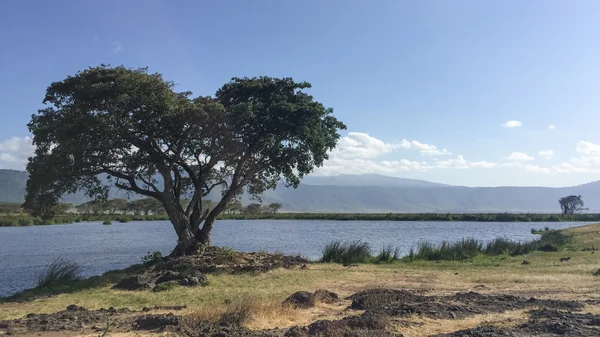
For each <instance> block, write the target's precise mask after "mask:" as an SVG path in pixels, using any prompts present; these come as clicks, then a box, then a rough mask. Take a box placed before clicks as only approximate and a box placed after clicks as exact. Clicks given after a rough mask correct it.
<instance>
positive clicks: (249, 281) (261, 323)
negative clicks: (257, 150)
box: [0, 224, 600, 337]
mask: <svg viewBox="0 0 600 337" xmlns="http://www.w3.org/2000/svg"><path fill="white" fill-rule="evenodd" d="M561 232H562V233H564V234H565V235H568V236H569V237H572V240H573V241H572V242H571V243H570V244H568V245H567V246H565V247H564V248H565V249H560V250H558V251H555V252H545V251H535V252H530V253H526V254H525V255H517V256H511V255H508V254H504V255H497V256H481V255H479V256H476V257H474V258H472V259H469V260H465V261H414V262H410V263H400V262H398V263H390V264H372V263H369V264H358V265H356V266H354V265H352V266H344V265H341V264H336V263H307V264H306V265H305V266H302V265H299V266H297V267H293V268H275V269H270V270H269V271H268V272H241V273H238V272H232V273H230V272H215V273H207V274H206V280H205V282H206V284H205V285H197V286H188V285H183V284H181V285H174V286H171V285H170V286H169V287H162V288H164V289H162V288H161V289H159V290H160V291H155V290H135V291H133V290H123V289H116V288H115V287H114V285H115V284H117V283H121V282H120V281H121V280H122V279H123V278H124V277H127V276H128V275H132V274H137V273H139V272H141V271H142V270H143V269H141V268H140V267H141V266H140V265H137V266H132V267H130V269H129V270H120V271H113V272H108V273H106V274H104V275H103V276H100V277H94V278H91V279H87V280H85V281H81V282H83V283H79V284H78V285H75V284H73V287H72V288H71V287H65V288H60V287H59V288H57V289H56V293H54V294H51V293H49V294H46V295H49V296H45V295H44V294H37V295H41V296H35V295H36V294H31V295H34V296H33V297H29V298H21V300H18V299H16V298H13V299H12V300H11V299H9V298H2V299H1V300H0V312H2V314H1V315H0V323H2V324H3V325H0V326H4V327H5V328H4V329H6V330H7V331H12V332H13V333H17V334H18V333H21V334H26V335H27V336H34V335H35V336H37V335H41V336H45V335H46V334H48V335H52V334H53V333H57V332H60V333H62V334H63V335H64V336H69V337H71V336H72V337H75V336H84V335H85V336H89V335H93V334H94V333H95V332H96V330H94V329H95V327H96V328H97V327H100V328H103V327H105V326H107V323H106V322H109V323H110V322H118V324H116V325H114V326H111V327H110V333H115V334H118V335H119V336H134V335H135V334H137V333H142V332H143V333H144V335H145V336H146V335H147V336H161V335H163V334H164V332H165V329H167V331H173V332H176V331H177V332H178V333H179V335H181V336H186V337H187V336H193V333H196V335H197V331H198V329H197V326H196V325H193V326H192V325H190V326H189V327H190V328H193V329H190V330H189V331H190V333H189V334H188V333H184V332H186V331H187V330H186V328H187V327H188V325H186V324H188V323H189V324H199V326H200V325H201V326H202V327H203V329H204V328H206V329H208V330H210V331H211V332H212V331H213V330H214V329H217V328H218V327H221V326H223V325H222V322H223V321H224V319H225V318H231V317H232V315H235V314H243V315H242V316H240V317H241V319H240V320H239V321H236V323H235V324H234V325H227V327H228V329H229V330H228V335H229V336H265V334H268V335H269V336H284V335H285V336H302V337H304V336H317V335H319V334H316V335H313V334H308V335H307V334H306V332H307V331H312V330H311V329H317V328H323V329H325V330H323V332H328V331H331V332H332V333H333V332H339V331H342V332H349V331H350V332H355V330H354V329H356V327H357V326H359V327H362V328H361V329H364V330H360V331H358V330H357V331H356V332H357V333H358V332H364V333H367V332H368V333H371V335H377V336H392V335H396V334H403V335H404V336H406V337H420V336H433V335H435V336H438V334H439V336H462V335H465V334H467V333H471V332H472V333H478V332H486V331H488V330H489V331H488V332H492V331H491V330H490V329H492V328H493V330H494V331H493V332H495V333H497V335H499V336H500V335H510V334H509V333H518V334H519V335H528V334H530V333H531V332H532V331H534V330H533V329H547V328H552V327H553V326H554V325H553V324H554V322H560V323H561V324H563V325H564V324H568V325H569V326H572V327H576V328H577V330H578V331H582V332H585V334H584V335H594V333H595V332H597V330H595V329H596V328H597V327H596V326H595V325H594V324H588V323H587V322H588V321H589V320H590V319H591V318H594V319H596V318H598V319H600V316H599V314H600V304H598V303H600V302H599V301H600V297H598V295H597V294H598V292H597V290H598V284H597V279H598V276H595V275H596V274H597V272H596V271H597V270H598V267H599V265H598V262H597V259H596V255H597V253H599V252H594V250H591V251H590V250H588V249H587V247H590V246H592V247H593V246H598V242H599V240H600V239H599V237H598V235H597V234H598V233H600V225H598V224H595V225H588V226H580V227H576V228H571V229H566V230H561ZM567 248H568V249H567ZM214 254H217V255H215V260H214V261H213V262H211V263H217V264H218V265H222V262H219V261H221V260H222V259H225V258H227V259H228V258H230V257H235V256H238V255H236V254H241V253H236V252H231V251H229V250H226V249H223V248H215V249H214ZM253 256H255V255H252V254H250V253H248V254H241V255H239V256H238V257H239V258H240V259H242V260H243V261H246V262H247V263H249V264H248V265H252V266H258V265H257V264H256V262H257V260H255V258H253ZM268 256H269V255H268V254H267V255H265V257H268ZM567 256H568V260H566V261H563V260H564V259H565V258H566V257H567ZM193 261H198V262H201V261H199V260H193ZM234 261H235V262H234ZM237 261H238V258H233V260H232V263H233V264H232V265H235V266H239V267H241V268H242V269H245V267H243V266H241V265H238V262H237ZM524 261H528V263H527V264H525V263H523V262H524ZM182 262H183V261H182ZM265 262H268V264H269V265H271V263H272V262H270V261H265ZM177 265H178V264H173V267H176V266H177ZM259 265H266V264H264V263H263V264H259ZM136 267H137V268H136ZM171 269H173V268H171ZM171 269H169V270H171ZM175 269H177V268H175ZM156 270H162V269H160V268H158V269H156ZM173 270H174V269H173ZM65 286H66V285H65ZM323 289H324V290H323ZM317 293H318V294H321V295H322V294H323V293H325V294H333V295H335V296H333V295H332V297H329V298H327V297H326V298H325V300H328V299H331V298H333V299H332V301H331V303H330V302H327V301H324V300H318V301H317V300H315V303H310V302H309V303H307V305H306V306H305V307H290V306H286V305H283V304H284V303H286V301H288V303H289V299H290V298H292V299H294V298H297V299H299V300H302V299H303V298H305V297H304V296H307V297H306V298H308V299H310V298H311V296H314V297H315V298H316V294H317ZM311 294H314V295H311ZM56 295H58V296H56ZM292 295H296V297H293V296H292ZM338 295H339V296H338ZM31 300H34V301H31ZM65 308H67V309H66V310H65ZM103 308H109V309H103ZM2 309H6V310H2ZM357 310H359V311H357ZM362 311H365V312H364V313H363V312H362ZM415 312H420V313H422V314H420V315H414V314H413V313H415ZM555 312H556V314H555ZM588 314H589V315H588ZM592 315H593V316H592ZM165 317H167V318H169V317H175V318H173V319H172V320H171V319H165ZM234 317H238V316H234ZM395 318H401V320H400V321H398V320H395ZM540 318H541V319H540ZM583 318H585V319H583ZM149 319H151V320H153V321H152V322H153V323H157V324H156V325H152V326H151V327H149V328H147V329H143V328H142V324H141V323H148V322H146V320H149ZM84 320H88V321H93V322H94V325H93V324H83V325H80V324H79V322H80V321H84ZM323 320H325V321H331V322H332V323H331V325H324V323H319V322H322V321H323ZM355 321H356V322H357V324H354V322H355ZM165 322H166V323H165ZM358 322H360V323H361V324H358ZM158 323H160V324H158ZM346 323H347V324H346ZM148 326H149V325H148ZM65 327H66V329H65ZM182 327H183V328H184V329H183V330H181V331H180V330H178V329H180V328H182ZM334 328H335V329H341V330H329V329H334ZM169 329H170V330H169ZM219 329H220V328H219ZM140 330H141V331H140ZM208 330H207V331H208ZM217 330H218V329H217ZM107 331H108V328H107ZM179 331H180V332H179ZM214 331H215V333H217V332H216V330H214ZM318 331H320V330H318ZM373 331H375V334H373ZM544 331H546V330H544ZM0 332H2V331H0ZM292 332H294V333H295V334H291V333H292ZM389 333H391V334H389ZM96 334H97V333H96ZM446 334H448V335H446ZM321 335H328V334H327V333H322V334H321ZM332 335H334V334H332ZM549 336H554V334H549Z"/></svg>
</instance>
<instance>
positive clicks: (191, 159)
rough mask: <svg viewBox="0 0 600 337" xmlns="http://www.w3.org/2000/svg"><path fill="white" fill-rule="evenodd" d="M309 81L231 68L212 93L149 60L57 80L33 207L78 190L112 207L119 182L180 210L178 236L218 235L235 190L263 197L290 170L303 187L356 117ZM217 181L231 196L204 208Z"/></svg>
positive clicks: (33, 165) (44, 124) (43, 123)
mask: <svg viewBox="0 0 600 337" xmlns="http://www.w3.org/2000/svg"><path fill="white" fill-rule="evenodd" d="M310 87H311V85H310V84H309V83H307V82H295V81H293V80H292V79H291V78H271V77H258V78H233V79H232V80H231V81H230V82H228V83H226V84H225V85H223V86H222V87H221V88H220V89H219V90H217V92H216V94H215V95H214V97H206V96H200V97H192V93H191V92H176V91H175V84H174V82H171V81H167V80H165V79H164V78H163V77H162V75H160V74H149V73H148V70H147V68H140V69H128V68H125V67H123V66H120V67H110V66H106V65H101V66H98V67H91V68H88V69H85V70H83V71H80V72H77V73H76V74H75V75H73V76H68V77H67V78H65V79H64V80H62V81H59V82H54V83H52V84H51V85H50V86H49V87H48V89H47V90H46V96H45V98H44V100H43V103H44V104H46V106H45V108H43V109H40V110H38V113H37V114H35V115H33V116H32V118H31V121H30V123H29V124H28V127H29V130H30V132H31V133H32V135H33V143H34V144H35V145H36V149H35V154H34V156H33V157H32V158H30V160H29V163H28V164H27V171H28V172H29V180H28V181H27V188H26V190H27V193H26V197H25V203H24V207H25V208H26V209H27V210H28V211H29V212H31V214H32V215H34V216H40V217H42V218H44V219H49V218H52V217H53V216H54V215H55V214H56V211H55V209H54V205H56V203H57V201H58V200H59V199H60V198H61V197H62V196H63V195H65V194H69V193H75V192H77V191H84V192H85V193H86V195H87V196H89V197H91V198H94V199H96V200H99V201H105V202H103V203H102V206H107V205H110V202H106V199H107V196H108V192H109V190H110V187H111V186H114V187H117V188H119V189H121V190H125V191H127V192H131V193H136V194H139V195H143V196H145V197H149V198H153V199H155V200H156V201H159V202H160V204H161V205H163V206H164V207H165V208H167V210H168V213H169V214H174V213H175V212H177V213H179V214H178V217H174V218H176V219H179V220H178V221H177V222H178V223H177V224H174V228H175V230H176V231H177V234H178V235H179V236H180V238H181V237H182V235H184V234H185V235H186V237H187V236H189V233H190V232H192V233H193V234H195V237H196V238H197V239H198V240H200V241H203V242H208V240H209V232H210V229H211V228H212V224H213V223H214V220H215V219H216V217H217V216H218V215H219V214H220V213H221V212H222V211H223V210H224V208H225V205H227V203H228V202H229V201H230V200H233V199H234V198H235V197H236V196H238V195H240V194H241V193H243V192H244V191H247V192H249V193H250V194H251V195H253V196H259V195H260V194H262V193H263V192H264V191H266V190H268V189H273V188H275V187H276V186H277V184H278V183H279V182H280V181H281V180H282V179H283V180H284V181H285V183H286V184H287V185H288V186H293V187H297V186H298V184H299V183H300V179H302V178H303V177H304V176H305V175H307V174H309V173H311V172H312V171H313V169H314V168H315V167H318V166H321V165H323V162H324V161H325V160H326V159H328V153H329V151H331V150H332V149H333V148H334V147H335V146H336V144H337V142H338V139H339V137H340V134H339V130H342V129H345V128H346V126H345V125H344V124H343V123H342V122H340V121H338V120H337V119H336V118H335V117H333V115H332V114H333V109H331V108H326V107H325V106H324V105H323V104H321V103H319V102H317V101H315V100H314V99H313V97H312V96H310V95H308V94H307V93H305V92H304V91H303V90H304V89H308V88H310ZM73 139H76V140H77V141H75V142H74V141H73ZM100 176H104V177H106V179H104V180H101V179H100ZM159 179H160V180H162V181H161V183H160V184H159ZM216 186H221V187H222V188H223V193H222V199H221V200H220V201H219V202H218V203H217V205H216V206H215V207H214V208H212V209H211V211H210V213H209V214H208V215H207V216H206V217H204V216H203V210H202V201H203V200H202V199H204V198H205V197H206V196H207V195H208V194H209V193H210V191H211V190H212V189H213V188H214V187H216ZM159 188H161V189H164V190H160V189H159ZM188 197H189V199H186V198H188ZM182 202H183V204H182ZM177 204H179V205H177ZM182 205H185V206H187V207H183V206H182ZM123 206H124V204H123V202H121V204H120V205H118V206H115V208H108V209H107V208H101V209H100V212H102V213H104V212H109V213H114V212H116V211H114V209H117V208H118V209H122V207H123ZM131 209H132V210H133V211H134V212H137V209H138V208H135V207H133V208H131ZM93 212H95V213H94V214H99V213H97V210H96V209H94V210H93ZM153 214H157V213H154V212H153ZM146 215H148V213H146ZM201 219H206V220H205V221H206V223H205V225H203V226H199V225H200V221H201ZM198 228H201V229H198ZM189 241H190V240H180V243H182V244H183V243H189Z"/></svg>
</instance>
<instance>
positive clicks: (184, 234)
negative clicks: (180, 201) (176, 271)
mask: <svg viewBox="0 0 600 337" xmlns="http://www.w3.org/2000/svg"><path fill="white" fill-rule="evenodd" d="M167 213H168V215H169V220H170V221H171V223H172V224H173V227H174V228H175V232H176V233H177V246H176V247H175V249H174V250H173V251H172V252H171V256H183V255H190V254H193V253H195V252H196V251H197V250H198V248H199V246H200V245H199V244H198V242H197V240H196V238H195V237H194V233H193V231H192V227H191V226H190V222H189V219H188V217H187V216H185V214H183V212H182V211H179V210H176V209H173V208H169V209H168V212H167Z"/></svg>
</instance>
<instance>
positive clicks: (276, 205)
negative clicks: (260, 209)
mask: <svg viewBox="0 0 600 337" xmlns="http://www.w3.org/2000/svg"><path fill="white" fill-rule="evenodd" d="M280 209H281V204H280V203H278V202H274V203H270V204H269V205H268V206H267V210H268V211H269V212H271V213H277V212H278V211H279V210H280Z"/></svg>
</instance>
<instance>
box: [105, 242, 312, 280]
mask: <svg viewBox="0 0 600 337" xmlns="http://www.w3.org/2000/svg"><path fill="white" fill-rule="evenodd" d="M306 263H308V260H307V259H305V258H303V257H300V256H286V255H283V254H268V253H242V252H235V251H232V250H229V249H224V248H220V247H214V246H210V247H206V248H205V249H204V250H203V251H201V252H199V253H198V254H193V255H187V256H181V257H168V258H165V259H164V260H162V261H159V262H158V263H156V264H155V265H153V266H151V267H149V268H148V270H146V271H145V272H144V273H143V274H141V275H133V276H129V277H126V278H124V279H123V280H121V281H120V282H119V283H117V284H116V285H115V286H114V287H113V288H114V289H119V290H154V291H162V290H166V289H169V288H171V287H172V286H176V285H180V286H196V285H206V284H208V280H207V278H206V275H205V274H207V273H215V272H227V273H241V272H267V271H269V270H273V269H277V268H294V267H302V266H304V265H305V264H306ZM161 285H162V286H161Z"/></svg>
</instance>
